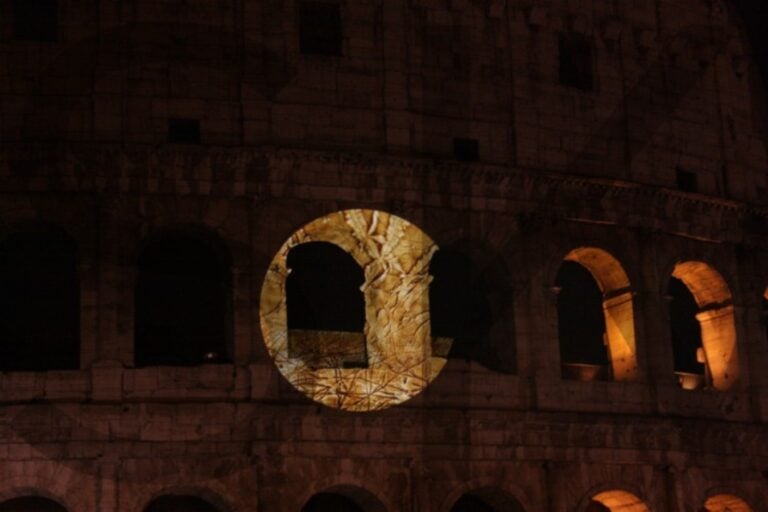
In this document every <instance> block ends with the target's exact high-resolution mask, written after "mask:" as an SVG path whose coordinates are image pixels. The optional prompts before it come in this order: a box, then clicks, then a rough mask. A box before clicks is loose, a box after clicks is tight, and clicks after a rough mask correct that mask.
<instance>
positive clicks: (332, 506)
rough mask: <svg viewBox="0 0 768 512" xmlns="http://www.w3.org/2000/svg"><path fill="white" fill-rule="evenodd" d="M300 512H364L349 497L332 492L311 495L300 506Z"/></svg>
mask: <svg viewBox="0 0 768 512" xmlns="http://www.w3.org/2000/svg"><path fill="white" fill-rule="evenodd" d="M301 512H364V511H363V509H362V508H361V507H360V506H359V505H358V504H357V503H355V502H354V501H352V500H351V499H350V498H347V497H346V496H342V495H341V494H334V493H329V492H328V493H320V494H315V495H314V496H312V497H311V498H310V499H309V501H308V502H307V503H306V504H305V505H304V506H303V507H302V508H301Z"/></svg>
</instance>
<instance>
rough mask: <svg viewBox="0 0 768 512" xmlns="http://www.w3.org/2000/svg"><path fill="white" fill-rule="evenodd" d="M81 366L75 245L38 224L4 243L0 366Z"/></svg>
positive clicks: (5, 368) (1, 247) (44, 368)
mask: <svg viewBox="0 0 768 512" xmlns="http://www.w3.org/2000/svg"><path fill="white" fill-rule="evenodd" d="M79 366H80V291H79V280H78V271H77V247H76V244H75V243H74V241H73V240H71V239H70V238H69V237H68V236H67V235H66V234H64V233H63V232H60V231H58V230H54V229H48V228H39V229H32V230H29V231H22V232H17V233H14V234H12V235H10V236H9V237H8V238H6V239H5V240H3V241H2V243H0V370H2V371H47V370H67V369H77V368H79Z"/></svg>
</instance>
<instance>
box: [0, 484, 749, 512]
mask: <svg viewBox="0 0 768 512" xmlns="http://www.w3.org/2000/svg"><path fill="white" fill-rule="evenodd" d="M449 507H450V508H448V509H447V510H448V512H525V508H524V507H523V505H522V504H521V503H520V502H519V501H518V500H516V499H515V498H514V497H513V496H511V495H509V494H507V493H505V492H503V491H501V490H499V489H496V488H481V489H477V490H473V491H470V492H467V493H465V494H463V495H462V496H460V497H459V498H458V499H457V500H455V502H454V503H453V504H452V505H451V504H449ZM579 510H580V511H581V512H650V509H649V508H648V506H647V505H646V504H645V503H644V502H643V501H642V500H641V499H640V498H638V497H637V496H635V495H634V494H632V493H630V492H627V491H624V490H619V489H613V490H607V491H600V492H598V493H595V494H593V495H592V496H591V497H589V498H587V499H586V500H585V504H584V505H583V506H582V507H580V509H579ZM0 512H68V511H67V509H66V508H65V507H64V506H62V505H61V504H59V503H58V502H56V501H54V500H52V499H49V498H44V497H40V496H23V497H18V498H13V499H10V500H7V501H4V502H2V503H0ZM143 512H234V511H229V510H223V509H222V508H221V507H218V506H215V505H213V504H212V503H210V502H209V501H207V500H205V499H202V498H200V497H197V496H191V495H164V496H160V497H158V498H155V499H154V500H152V501H151V502H150V503H149V504H148V505H147V506H146V507H145V508H144V509H143ZM301 512H386V508H385V506H384V505H383V504H382V503H381V501H379V500H378V499H377V498H376V497H375V496H374V495H373V494H371V493H370V492H368V491H366V490H364V489H360V488H355V487H349V486H342V487H340V488H335V489H329V490H327V491H324V492H320V493H318V494H315V495H313V496H312V497H310V498H309V500H308V501H307V502H306V503H305V504H304V505H303V506H302V508H301ZM700 512H752V508H750V506H749V505H748V504H747V503H746V502H745V501H744V500H742V499H741V498H739V497H738V496H734V495H732V494H718V495H715V496H712V497H710V498H708V499H707V500H706V501H705V502H704V504H703V506H702V508H701V510H700Z"/></svg>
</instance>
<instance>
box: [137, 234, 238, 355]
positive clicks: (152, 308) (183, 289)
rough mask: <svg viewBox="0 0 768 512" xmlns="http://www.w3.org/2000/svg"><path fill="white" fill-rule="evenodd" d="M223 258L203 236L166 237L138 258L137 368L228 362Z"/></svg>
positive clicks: (228, 288)
mask: <svg viewBox="0 0 768 512" xmlns="http://www.w3.org/2000/svg"><path fill="white" fill-rule="evenodd" d="M230 279H231V278H230V268H229V262H228V256H227V255H225V254H223V249H219V250H216V249H215V247H214V242H213V241H209V240H207V239H206V237H205V236H200V237H198V236H193V235H191V234H187V233H182V232H176V231H171V232H166V233H162V234H160V235H156V236H155V237H153V238H152V239H151V240H150V241H149V243H147V245H146V247H145V248H144V250H143V251H142V252H141V256H140V257H139V275H138V278H137V282H136V298H135V300H136V303H135V315H136V322H135V327H134V329H135V337H136V343H135V363H136V366H139V367H141V366H158V365H168V366H194V365H199V364H204V363H222V362H227V361H230V360H231V351H232V349H231V346H230V338H231V334H230V329H231V327H230V326H231V298H230V296H231V284H230Z"/></svg>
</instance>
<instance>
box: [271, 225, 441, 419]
mask: <svg viewBox="0 0 768 512" xmlns="http://www.w3.org/2000/svg"><path fill="white" fill-rule="evenodd" d="M315 242H322V243H326V244H327V243H330V244H333V245H335V246H337V247H338V248H340V249H342V250H343V251H344V252H346V253H347V254H349V255H350V256H351V257H352V258H353V259H354V261H355V262H356V263H357V265H359V266H360V268H361V269H362V271H363V276H364V280H363V283H362V285H361V286H360V288H359V291H360V295H359V300H360V301H363V302H362V305H363V307H364V312H365V322H364V326H363V328H362V332H352V331H351V328H350V327H349V325H354V322H349V323H346V324H345V323H344V322H340V323H339V324H338V327H337V328H334V327H333V326H329V325H328V324H326V323H323V322H318V323H317V324H316V325H317V326H318V327H316V328H314V327H313V325H315V324H313V323H312V321H305V320H306V319H304V320H302V321H300V322H299V321H294V324H293V325H291V321H292V320H291V319H293V318H296V314H295V313H294V311H295V310H296V309H298V308H299V307H300V308H301V310H302V311H305V310H307V309H310V310H312V309H313V307H314V310H315V311H317V312H318V315H319V316H323V315H326V316H328V315H329V314H328V307H329V304H330V305H334V304H339V305H341V304H348V303H349V300H354V297H353V299H350V298H349V295H346V296H345V297H344V298H343V299H341V298H339V297H337V296H336V295H335V293H336V292H335V291H333V290H331V289H330V287H331V285H329V284H328V283H334V282H336V281H337V280H336V279H334V278H333V276H329V275H323V274H324V273H333V272H335V271H337V268H336V267H334V265H333V264H331V263H328V261H330V260H327V259H326V258H325V257H319V258H317V260H316V261H317V264H318V265H319V266H320V268H318V269H315V274H320V277H319V278H318V279H316V280H315V281H312V280H311V279H309V280H307V281H305V282H304V283H303V286H294V285H292V286H287V283H288V281H289V280H290V279H292V278H295V277H296V276H298V275H302V276H306V275H310V274H312V271H310V270H307V269H305V268H302V269H298V268H289V264H288V262H289V254H290V253H291V250H292V249H293V248H295V247H297V246H300V245H302V244H310V243H315ZM315 245H322V244H315ZM436 250H437V246H436V245H435V243H434V242H433V241H432V240H431V239H430V238H429V237H428V236H427V235H426V234H425V233H424V232H423V231H421V230H420V229H419V228H418V227H416V226H414V225H413V224H411V223H410V222H408V221H406V220H404V219H402V218H400V217H397V216H395V215H390V214H388V213H385V212H381V211H374V210H345V211H341V212H336V213H332V214H330V215H327V216H325V217H321V218H319V219H316V220H314V221H312V222H310V223H309V224H307V225H306V226H304V227H303V228H301V229H299V230H298V231H296V232H295V233H293V235H291V237H290V238H289V239H288V240H287V241H286V242H285V243H284V244H283V246H282V247H281V248H280V250H279V251H278V252H277V254H276V255H275V257H274V258H273V260H272V263H271V264H270V266H269V270H268V271H267V275H266V277H265V279H264V285H263V287H262V290H261V309H260V320H261V329H262V332H263V334H264V341H265V343H266V345H267V349H268V350H269V353H270V355H271V356H272V358H273V359H274V361H275V364H276V365H277V368H278V369H279V371H280V373H282V374H283V376H284V377H285V378H286V379H288V381H289V382H290V383H291V384H293V386H295V387H296V388H297V389H298V390H300V391H301V392H303V393H304V394H305V395H307V396H308V397H310V398H312V399H313V400H315V401H317V402H320V403H322V404H324V405H327V406H330V407H335V408H338V409H344V410H348V411H361V412H362V411H374V410H379V409H384V408H387V407H391V406H393V405H395V404H399V403H402V402H404V401H406V400H408V399H409V398H412V397H413V396H415V395H417V394H418V393H420V392H421V391H422V390H423V389H424V388H425V387H426V386H427V385H428V384H429V383H430V382H431V381H432V380H433V379H434V378H435V377H436V376H437V375H438V374H439V373H440V371H441V370H442V369H443V367H444V366H445V363H446V359H445V357H441V356H440V355H445V354H446V353H447V350H445V348H446V344H448V345H449V344H450V343H449V342H448V343H446V342H447V340H443V339H440V340H439V342H438V343H436V344H435V346H436V347H437V346H439V347H441V348H440V349H439V352H440V355H437V354H433V349H432V336H431V333H430V322H429V283H430V280H431V276H430V275H429V272H428V269H429V263H430V259H431V258H432V255H433V254H434V253H435V251H436ZM293 261H294V262H297V261H301V262H304V263H303V264H305V265H311V264H312V259H311V258H307V257H305V256H303V257H302V258H293ZM308 262H309V263H308ZM292 275H293V277H292ZM338 281H339V282H349V281H350V279H346V278H345V277H344V276H340V277H339V279H338ZM312 283H324V284H321V285H314V287H315V288H314V289H313V290H310V291H309V292H307V294H305V295H301V296H290V294H287V293H286V290H288V291H289V292H290V291H291V290H294V292H292V293H299V292H295V290H307V287H312V286H313V285H312ZM318 286H320V287H321V289H317V288H318ZM326 287H327V297H325V298H324V297H323V293H325V292H326ZM354 291H355V292H356V290H354ZM318 294H319V295H318ZM308 303H309V306H308V305H307V304H308ZM313 304H314V306H313ZM338 307H342V306H338ZM343 307H344V308H345V309H347V306H343ZM289 309H290V310H291V312H292V314H289V313H288V311H289ZM329 316H337V315H336V314H333V315H329Z"/></svg>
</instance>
